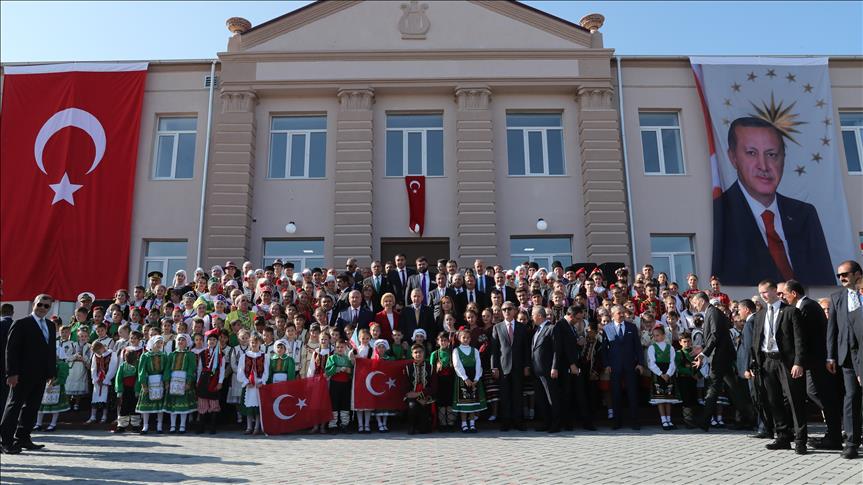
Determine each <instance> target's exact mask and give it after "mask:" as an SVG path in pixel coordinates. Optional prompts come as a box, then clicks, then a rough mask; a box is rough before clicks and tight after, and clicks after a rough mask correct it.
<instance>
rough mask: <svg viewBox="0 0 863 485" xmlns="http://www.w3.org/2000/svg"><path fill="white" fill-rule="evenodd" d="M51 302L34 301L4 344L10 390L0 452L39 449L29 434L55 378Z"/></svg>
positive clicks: (41, 298) (49, 299)
mask: <svg viewBox="0 0 863 485" xmlns="http://www.w3.org/2000/svg"><path fill="white" fill-rule="evenodd" d="M53 304H54V299H53V298H52V297H51V296H49V295H45V294H41V295H39V296H37V297H36V298H35V300H33V313H31V314H30V315H28V316H26V317H24V318H22V319H20V320H16V321H15V323H13V324H12V327H11V328H10V329H9V337H8V341H7V343H6V374H5V379H6V384H7V385H8V386H9V387H10V388H11V389H10V392H9V400H8V402H7V403H6V408H5V409H4V410H3V419H2V421H0V451H2V452H3V453H8V454H14V453H20V452H21V450H22V448H23V449H27V450H38V449H41V448H44V445H37V444H34V443H33V441H32V440H31V439H30V431H31V430H32V429H33V425H34V424H35V423H36V413H37V412H38V411H39V405H40V404H41V403H42V394H43V393H44V392H45V383H46V382H47V381H48V379H53V378H54V377H56V376H57V354H56V350H55V348H56V344H55V339H56V329H55V327H54V324H53V323H52V322H51V321H50V320H48V318H47V316H48V310H50V309H51V306H52V305H53Z"/></svg>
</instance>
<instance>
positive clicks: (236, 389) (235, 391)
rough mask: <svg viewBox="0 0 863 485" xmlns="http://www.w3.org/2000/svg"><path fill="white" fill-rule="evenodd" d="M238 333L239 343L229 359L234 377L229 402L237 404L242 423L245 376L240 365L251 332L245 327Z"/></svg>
mask: <svg viewBox="0 0 863 485" xmlns="http://www.w3.org/2000/svg"><path fill="white" fill-rule="evenodd" d="M236 335H237V342H238V343H237V345H235V346H234V347H232V349H231V360H230V361H229V362H230V364H231V372H232V373H233V377H232V378H231V387H230V388H229V389H228V397H227V402H228V403H229V404H236V405H237V406H236V408H237V424H240V423H242V422H243V414H242V412H241V409H242V405H241V404H240V402H241V401H240V398H241V397H242V394H243V376H242V374H241V373H240V372H239V365H240V360H241V359H242V358H243V356H244V355H246V351H247V350H249V337H250V335H251V334H250V333H249V331H248V330H246V329H245V328H243V329H240V330H239V331H238V332H237V334H236Z"/></svg>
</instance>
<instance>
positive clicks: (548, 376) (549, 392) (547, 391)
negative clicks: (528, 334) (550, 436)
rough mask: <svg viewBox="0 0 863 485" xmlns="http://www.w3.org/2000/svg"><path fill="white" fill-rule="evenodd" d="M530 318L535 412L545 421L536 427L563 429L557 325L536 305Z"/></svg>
mask: <svg viewBox="0 0 863 485" xmlns="http://www.w3.org/2000/svg"><path fill="white" fill-rule="evenodd" d="M509 304H512V302H509ZM504 305H506V303H504ZM531 318H532V319H533V325H534V328H536V330H535V331H534V333H533V342H532V346H531V352H530V360H531V367H532V369H533V388H534V389H535V391H534V392H535V394H536V414H537V416H538V417H539V418H540V419H542V420H543V421H542V424H541V425H540V426H537V428H536V430H537V431H548V432H549V433H557V432H559V431H560V411H561V409H560V404H561V402H560V389H559V387H558V383H557V379H558V374H559V371H558V366H557V355H556V354H555V352H554V324H553V323H551V322H549V321H548V316H547V314H546V311H545V308H543V307H534V308H533V312H532V315H531Z"/></svg>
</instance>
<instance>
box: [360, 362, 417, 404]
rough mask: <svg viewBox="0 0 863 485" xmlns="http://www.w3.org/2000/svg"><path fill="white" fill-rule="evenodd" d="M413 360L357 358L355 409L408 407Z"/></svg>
mask: <svg viewBox="0 0 863 485" xmlns="http://www.w3.org/2000/svg"><path fill="white" fill-rule="evenodd" d="M410 362H411V361H410V360H382V359H357V360H356V361H355V362H354V392H353V401H352V402H353V408H354V409H394V410H395V409H405V408H406V407H407V406H406V405H405V393H407V375H406V374H405V366H407V364H409V363H410Z"/></svg>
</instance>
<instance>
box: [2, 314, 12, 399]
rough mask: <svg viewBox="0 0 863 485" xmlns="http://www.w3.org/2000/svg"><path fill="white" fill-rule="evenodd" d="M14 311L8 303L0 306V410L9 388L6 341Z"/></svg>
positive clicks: (7, 395)
mask: <svg viewBox="0 0 863 485" xmlns="http://www.w3.org/2000/svg"><path fill="white" fill-rule="evenodd" d="M14 311H15V309H14V307H13V306H12V304H10V303H4V304H3V305H2V306H0V409H3V408H4V407H6V398H7V397H9V386H7V385H6V341H7V340H8V338H9V329H10V328H12V315H13V313H14Z"/></svg>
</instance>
